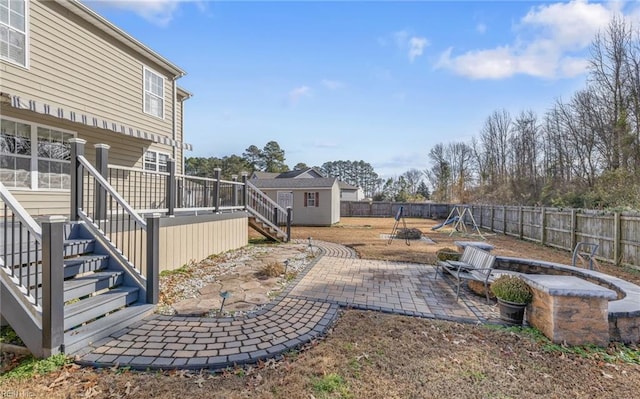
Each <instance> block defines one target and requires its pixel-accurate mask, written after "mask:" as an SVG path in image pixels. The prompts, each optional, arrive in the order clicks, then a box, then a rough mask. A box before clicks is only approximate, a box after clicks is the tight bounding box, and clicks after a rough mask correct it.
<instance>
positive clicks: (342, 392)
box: [311, 373, 353, 399]
mask: <svg viewBox="0 0 640 399" xmlns="http://www.w3.org/2000/svg"><path fill="white" fill-rule="evenodd" d="M311 384H312V388H313V391H314V392H315V393H316V394H317V395H318V397H319V398H327V397H331V396H333V394H337V395H338V397H339V398H345V399H346V398H351V397H353V396H352V395H351V394H350V393H349V386H348V385H347V383H346V381H345V379H344V378H343V377H341V376H340V375H339V374H336V373H331V374H328V375H325V376H324V377H322V378H318V377H316V378H314V379H313V380H312V382H311Z"/></svg>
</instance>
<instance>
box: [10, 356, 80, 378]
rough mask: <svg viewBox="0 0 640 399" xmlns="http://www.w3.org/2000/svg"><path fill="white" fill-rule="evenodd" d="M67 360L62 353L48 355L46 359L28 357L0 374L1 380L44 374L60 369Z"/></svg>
mask: <svg viewBox="0 0 640 399" xmlns="http://www.w3.org/2000/svg"><path fill="white" fill-rule="evenodd" d="M68 363H69V360H68V359H67V357H66V356H65V355H64V354H62V353H61V354H58V355H53V356H50V357H48V358H46V359H36V358H34V357H28V358H26V359H25V360H23V361H22V362H21V363H20V364H19V365H18V366H17V367H15V368H13V369H11V370H9V371H7V372H6V373H4V374H3V375H1V376H0V381H1V380H24V379H28V378H33V377H35V376H38V375H45V374H49V373H52V372H54V371H56V370H60V369H61V368H62V367H64V366H65V365H66V364H68Z"/></svg>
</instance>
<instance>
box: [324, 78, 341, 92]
mask: <svg viewBox="0 0 640 399" xmlns="http://www.w3.org/2000/svg"><path fill="white" fill-rule="evenodd" d="M320 83H322V85H323V86H324V87H326V88H327V89H329V90H338V89H342V88H343V87H344V83H342V82H340V81H338V80H330V79H322V80H321V81H320Z"/></svg>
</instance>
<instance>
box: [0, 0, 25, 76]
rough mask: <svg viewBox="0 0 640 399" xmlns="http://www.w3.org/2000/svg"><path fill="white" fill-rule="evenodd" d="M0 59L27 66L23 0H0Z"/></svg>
mask: <svg viewBox="0 0 640 399" xmlns="http://www.w3.org/2000/svg"><path fill="white" fill-rule="evenodd" d="M0 59H3V60H6V61H9V62H13V63H16V64H19V65H22V66H24V67H26V66H27V2H26V1H25V0H0Z"/></svg>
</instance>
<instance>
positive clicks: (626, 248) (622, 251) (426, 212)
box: [340, 202, 640, 268]
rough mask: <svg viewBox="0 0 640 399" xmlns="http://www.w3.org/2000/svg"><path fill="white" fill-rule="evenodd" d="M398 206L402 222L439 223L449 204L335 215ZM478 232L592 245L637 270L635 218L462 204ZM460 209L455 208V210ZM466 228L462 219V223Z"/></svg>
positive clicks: (359, 206)
mask: <svg viewBox="0 0 640 399" xmlns="http://www.w3.org/2000/svg"><path fill="white" fill-rule="evenodd" d="M400 206H403V211H404V212H403V214H404V216H406V217H423V218H432V219H444V218H446V217H447V216H448V215H449V213H450V212H451V210H453V209H454V207H455V206H459V207H462V206H461V205H454V204H429V203H418V204H416V203H392V202H343V203H341V209H340V210H341V213H340V214H341V216H345V217H347V216H373V217H390V216H394V215H396V213H397V211H398V208H399V207H400ZM467 207H468V208H469V209H470V210H471V213H472V215H473V217H474V219H475V221H476V223H477V224H478V226H480V227H481V228H483V229H486V230H489V231H492V232H496V233H502V234H505V235H508V236H512V237H516V238H519V239H521V240H527V241H532V242H536V243H539V244H541V245H548V246H551V247H555V248H559V249H565V250H567V251H573V248H575V246H576V244H577V243H579V242H588V243H594V244H598V245H599V247H598V251H597V253H596V257H597V259H599V260H603V261H606V262H610V263H614V264H616V265H624V266H631V267H634V268H639V267H640V213H638V212H607V211H597V210H588V209H566V208H561V209H560V208H543V207H524V206H498V205H493V206H492V205H468V206H467ZM460 209H461V208H460ZM465 221H466V222H467V223H470V222H471V220H470V218H469V217H467V220H465Z"/></svg>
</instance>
